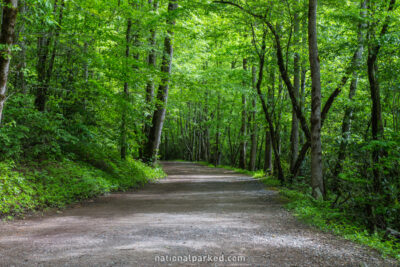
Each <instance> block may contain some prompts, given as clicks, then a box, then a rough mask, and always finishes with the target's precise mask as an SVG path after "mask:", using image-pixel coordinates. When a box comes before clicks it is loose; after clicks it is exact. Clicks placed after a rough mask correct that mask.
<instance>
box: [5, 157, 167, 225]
mask: <svg viewBox="0 0 400 267" xmlns="http://www.w3.org/2000/svg"><path fill="white" fill-rule="evenodd" d="M103 165H104V168H99V166H97V167H94V166H93V165H91V164H89V163H85V162H81V161H72V160H68V159H64V160H62V161H45V162H41V163H27V164H24V165H22V164H18V165H16V164H14V163H13V162H0V217H3V218H5V219H12V218H13V217H14V216H22V215H23V214H25V213H27V212H32V211H37V210H45V209H47V208H63V207H65V206H66V205H68V204H71V203H74V202H78V201H82V200H85V199H89V198H93V197H96V196H99V195H103V194H106V193H109V192H114V191H124V190H128V189H131V188H138V187H141V186H143V185H144V184H145V183H147V182H148V181H150V180H153V179H158V178H162V177H164V176H165V174H164V172H163V171H162V169H161V168H150V167H148V166H146V165H145V164H143V163H141V162H138V161H134V160H131V159H128V160H127V161H124V162H123V161H104V162H103Z"/></svg>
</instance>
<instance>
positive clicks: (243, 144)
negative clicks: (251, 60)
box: [239, 58, 247, 169]
mask: <svg viewBox="0 0 400 267" xmlns="http://www.w3.org/2000/svg"><path fill="white" fill-rule="evenodd" d="M243 70H244V72H246V71H247V58H244V59H243ZM245 86H246V83H245V82H243V87H245ZM246 106H247V100H246V94H245V93H243V94H242V126H241V128H240V154H239V168H241V169H246V154H247V140H246V139H247V125H246V121H247V111H246Z"/></svg>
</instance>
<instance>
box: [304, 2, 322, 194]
mask: <svg viewBox="0 0 400 267" xmlns="http://www.w3.org/2000/svg"><path fill="white" fill-rule="evenodd" d="M317 4H318V0H309V13H308V45H309V58H310V66H311V80H312V86H311V187H312V196H313V197H314V198H321V197H323V196H324V194H325V193H324V177H323V172H322V145H321V73H320V63H319V56H318V40H317Z"/></svg>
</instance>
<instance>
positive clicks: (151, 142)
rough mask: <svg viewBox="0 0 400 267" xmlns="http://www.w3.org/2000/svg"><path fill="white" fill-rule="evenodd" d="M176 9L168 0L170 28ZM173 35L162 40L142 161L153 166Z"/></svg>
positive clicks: (173, 22) (163, 114)
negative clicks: (157, 82)
mask: <svg viewBox="0 0 400 267" xmlns="http://www.w3.org/2000/svg"><path fill="white" fill-rule="evenodd" d="M176 9H177V0H170V1H169V4H168V13H169V14H168V15H169V16H168V18H167V24H168V25H170V26H174V25H175V19H174V18H173V17H172V14H171V13H172V12H173V11H174V10H176ZM173 35H174V32H173V31H172V29H171V28H170V29H169V30H168V31H167V36H166V37H165V39H164V52H163V59H162V65H161V72H162V73H163V74H164V76H163V78H162V79H161V83H160V86H159V87H158V92H157V103H156V110H155V111H154V114H153V119H152V126H151V128H150V132H149V139H148V141H147V143H146V146H145V149H144V155H143V160H144V161H145V162H147V163H152V164H154V163H155V161H156V160H157V153H158V148H159V146H160V138H161V133H162V128H163V124H164V119H165V112H166V107H167V102H168V90H169V82H170V75H171V69H172V57H173V44H172V41H173Z"/></svg>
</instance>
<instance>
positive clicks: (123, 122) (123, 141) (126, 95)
mask: <svg viewBox="0 0 400 267" xmlns="http://www.w3.org/2000/svg"><path fill="white" fill-rule="evenodd" d="M131 29H132V20H131V19H128V22H127V26H126V49H125V59H126V60H127V61H128V60H129V57H130V45H131ZM125 68H126V69H128V66H125ZM125 76H127V75H126V74H125ZM125 79H127V77H125ZM128 100H129V85H128V82H127V81H125V82H124V91H123V102H124V103H123V107H122V120H121V151H120V152H121V159H122V160H125V159H126V152H127V150H128V148H127V147H128V146H127V143H126V135H127V129H126V115H127V114H126V113H127V107H126V105H127V104H128V103H127V102H128Z"/></svg>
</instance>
